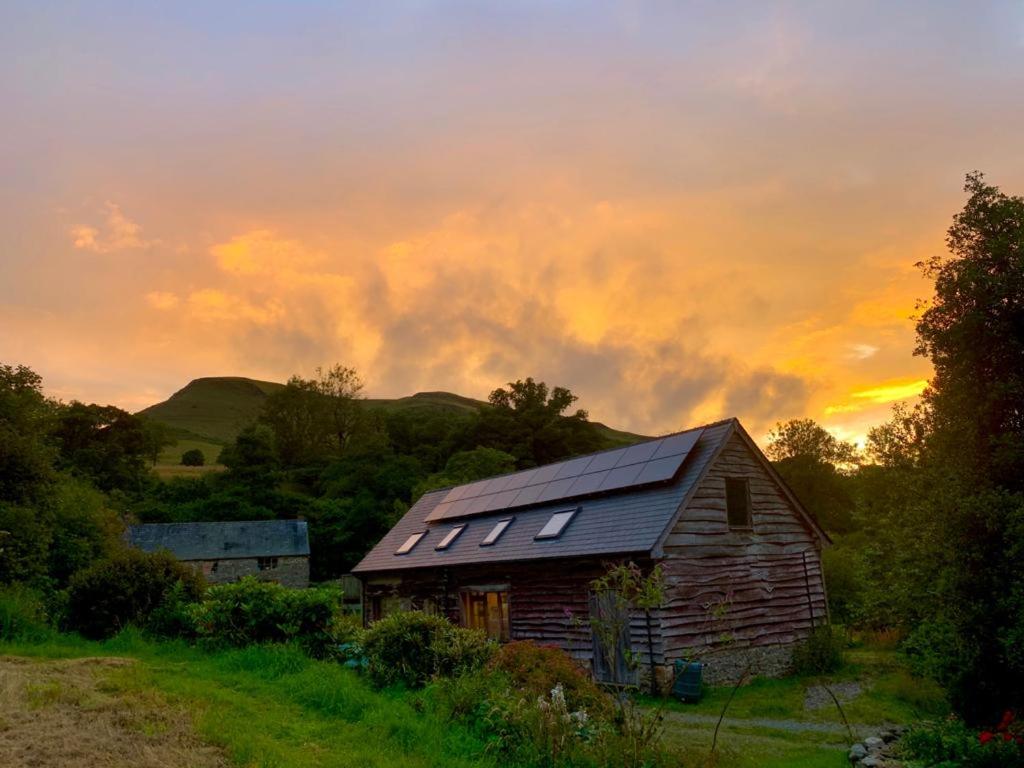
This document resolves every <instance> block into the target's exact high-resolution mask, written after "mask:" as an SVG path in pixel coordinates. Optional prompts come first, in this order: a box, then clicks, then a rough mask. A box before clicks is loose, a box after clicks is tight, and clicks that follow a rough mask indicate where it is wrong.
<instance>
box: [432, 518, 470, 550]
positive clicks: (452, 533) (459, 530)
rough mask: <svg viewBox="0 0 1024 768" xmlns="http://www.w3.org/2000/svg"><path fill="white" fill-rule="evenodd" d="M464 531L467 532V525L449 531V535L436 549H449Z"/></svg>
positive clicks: (457, 526) (447, 534) (446, 535)
mask: <svg viewBox="0 0 1024 768" xmlns="http://www.w3.org/2000/svg"><path fill="white" fill-rule="evenodd" d="M464 530H466V525H465V524H462V525H456V526H455V527H454V528H452V529H451V530H450V531H448V533H446V534H445V537H444V538H443V539H441V541H439V542H438V543H437V546H436V547H434V549H438V550H441V549H448V547H450V546H451V545H452V542H454V541H455V540H456V539H457V538H459V534H461V533H462V532H463V531H464Z"/></svg>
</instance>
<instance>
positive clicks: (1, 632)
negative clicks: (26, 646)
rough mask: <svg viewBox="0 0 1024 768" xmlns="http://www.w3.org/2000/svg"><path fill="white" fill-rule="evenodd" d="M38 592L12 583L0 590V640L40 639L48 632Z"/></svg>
mask: <svg viewBox="0 0 1024 768" xmlns="http://www.w3.org/2000/svg"><path fill="white" fill-rule="evenodd" d="M50 631H51V630H50V625H49V622H48V621H47V618H46V609H45V608H44V606H43V601H42V598H41V597H40V596H39V593H38V592H36V591H34V590H32V589H29V588H28V587H24V586H22V585H20V584H14V585H12V586H9V587H5V588H3V589H2V590H0V640H6V641H12V640H26V641H30V642H31V641H36V640H42V639H44V638H45V637H46V636H47V635H49V634H50Z"/></svg>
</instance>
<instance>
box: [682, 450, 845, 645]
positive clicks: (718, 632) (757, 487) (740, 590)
mask: <svg viewBox="0 0 1024 768" xmlns="http://www.w3.org/2000/svg"><path fill="white" fill-rule="evenodd" d="M727 477H746V478H747V479H748V480H749V482H750V494H751V504H752V512H753V531H750V532H745V531H738V530H730V528H729V525H728V520H727V517H726V502H725V499H726V496H725V479H726V478H727ZM819 548H820V542H819V540H818V539H817V537H816V536H815V535H814V534H812V533H811V532H810V531H809V530H808V529H807V526H806V525H805V524H804V523H803V521H801V520H800V519H799V517H798V513H797V512H796V510H794V509H793V508H792V507H791V505H790V503H789V501H788V499H787V498H786V496H785V495H784V493H783V492H782V491H781V489H780V488H779V487H778V486H777V485H776V483H775V482H774V481H773V480H772V478H771V475H769V473H768V472H767V471H766V470H765V468H764V466H763V465H762V464H761V462H760V461H759V459H758V458H757V457H756V456H754V455H753V454H752V453H751V451H750V449H749V448H748V446H747V444H746V443H745V442H744V440H743V439H742V438H741V437H740V436H739V435H733V436H732V438H730V441H729V443H728V444H727V445H726V447H725V449H724V450H723V452H722V454H721V455H720V456H719V457H718V459H717V460H716V461H715V463H714V465H712V467H711V468H710V469H709V470H708V474H707V475H706V476H705V478H704V480H703V481H702V482H701V485H700V486H699V487H698V488H697V489H696V492H695V494H694V496H693V498H692V500H691V501H690V503H689V504H688V505H687V507H686V509H685V510H684V511H683V513H682V515H681V516H680V518H679V520H678V521H677V524H676V525H675V527H674V528H673V530H672V532H671V533H670V534H669V536H668V537H667V540H666V542H665V546H664V554H665V561H664V569H665V576H666V580H667V582H668V590H667V592H668V600H667V604H666V605H665V608H664V612H663V616H662V635H663V638H664V652H665V654H666V655H667V656H668V658H669V659H674V658H680V657H683V656H686V655H688V654H690V653H693V652H697V653H701V652H704V653H706V652H707V651H708V650H713V649H715V648H722V647H726V646H729V647H751V646H754V647H756V646H768V645H774V644H788V643H791V642H794V641H796V640H799V639H801V638H803V637H806V635H807V633H808V632H809V630H810V627H811V622H812V616H813V621H814V623H815V624H822V623H824V622H825V621H826V617H827V607H826V600H825V590H824V581H823V578H822V573H821V557H820V551H819ZM805 557H806V563H807V574H806V578H805V569H804V561H805V560H804V558H805ZM808 581H809V585H810V586H809V588H808ZM808 595H809V598H808Z"/></svg>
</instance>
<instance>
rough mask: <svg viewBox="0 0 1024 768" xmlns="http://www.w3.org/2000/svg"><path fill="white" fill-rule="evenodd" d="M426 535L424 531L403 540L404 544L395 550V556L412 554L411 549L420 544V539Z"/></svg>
mask: <svg viewBox="0 0 1024 768" xmlns="http://www.w3.org/2000/svg"><path fill="white" fill-rule="evenodd" d="M426 535H427V532H426V531H420V532H419V533H414V534H413V535H412V536H410V537H409V538H408V539H406V540H405V543H403V544H402V546H400V547H399V548H398V549H396V550H395V554H396V555H407V554H409V553H410V552H412V548H413V547H415V546H416V545H417V544H419V543H420V539H422V538H423V537H424V536H426Z"/></svg>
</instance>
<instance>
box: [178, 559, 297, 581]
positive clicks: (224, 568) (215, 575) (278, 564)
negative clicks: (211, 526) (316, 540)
mask: <svg viewBox="0 0 1024 768" xmlns="http://www.w3.org/2000/svg"><path fill="white" fill-rule="evenodd" d="M262 559H264V558H255V557H239V558H231V559H227V560H200V561H195V562H192V563H189V564H190V565H192V566H193V567H196V568H198V569H199V570H202V572H203V576H205V577H206V581H207V583H209V584H229V583H231V582H233V581H238V580H239V579H241V578H242V577H243V576H255V577H256V578H257V579H259V580H260V581H275V582H277V583H278V584H281V585H283V586H286V587H294V588H297V589H305V588H306V587H308V586H309V558H308V557H275V558H266V560H269V563H268V565H269V566H272V567H267V568H265V569H262V570H261V569H260V567H259V565H260V560H262Z"/></svg>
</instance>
